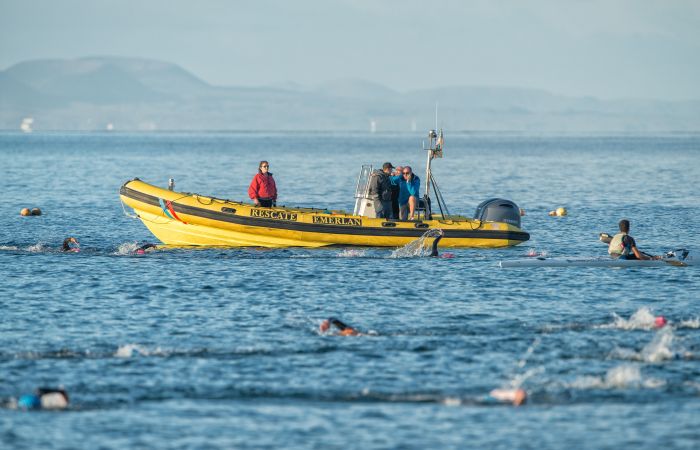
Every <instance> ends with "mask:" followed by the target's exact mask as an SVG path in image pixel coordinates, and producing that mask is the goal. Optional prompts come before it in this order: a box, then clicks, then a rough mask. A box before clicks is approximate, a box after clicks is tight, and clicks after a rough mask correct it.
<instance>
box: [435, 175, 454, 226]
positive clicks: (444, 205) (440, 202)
mask: <svg viewBox="0 0 700 450" xmlns="http://www.w3.org/2000/svg"><path fill="white" fill-rule="evenodd" d="M430 183H431V184H432V185H433V191H434V192H435V199H436V200H437V203H438V207H439V208H440V214H442V217H445V218H449V217H450V216H451V214H450V211H449V210H448V209H447V203H445V199H444V197H443V196H442V192H441V191H440V188H439V187H438V184H437V181H435V177H434V176H433V174H432V173H431V174H430ZM443 208H444V211H443Z"/></svg>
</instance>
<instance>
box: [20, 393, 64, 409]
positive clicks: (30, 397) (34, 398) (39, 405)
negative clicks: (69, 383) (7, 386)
mask: <svg viewBox="0 0 700 450" xmlns="http://www.w3.org/2000/svg"><path fill="white" fill-rule="evenodd" d="M68 403H69V399H68V394H67V393H66V391H65V390H64V389H54V388H39V389H37V390H36V391H35V392H34V393H33V394H24V395H21V396H20V397H19V399H18V400H17V408H19V409H66V408H67V407H68Z"/></svg>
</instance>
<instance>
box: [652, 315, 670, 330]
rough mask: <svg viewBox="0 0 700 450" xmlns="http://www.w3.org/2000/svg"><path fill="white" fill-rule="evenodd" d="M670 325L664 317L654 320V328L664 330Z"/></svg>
mask: <svg viewBox="0 0 700 450" xmlns="http://www.w3.org/2000/svg"><path fill="white" fill-rule="evenodd" d="M666 324H668V321H667V320H666V318H665V317H664V316H658V317H657V318H655V319H654V326H655V327H656V328H663V327H665V326H666Z"/></svg>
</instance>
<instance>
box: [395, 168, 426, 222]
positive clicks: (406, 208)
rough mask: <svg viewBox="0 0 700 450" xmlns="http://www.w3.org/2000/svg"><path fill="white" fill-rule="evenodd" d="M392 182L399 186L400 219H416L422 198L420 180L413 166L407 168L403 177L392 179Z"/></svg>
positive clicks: (403, 172)
mask: <svg viewBox="0 0 700 450" xmlns="http://www.w3.org/2000/svg"><path fill="white" fill-rule="evenodd" d="M391 182H392V183H395V184H398V185H399V189H400V190H399V218H400V219H401V220H413V219H414V218H415V212H416V207H417V206H418V199H419V198H420V178H418V177H417V176H416V174H414V173H413V170H412V169H411V166H405V167H404V168H403V171H402V172H401V175H397V176H394V177H391Z"/></svg>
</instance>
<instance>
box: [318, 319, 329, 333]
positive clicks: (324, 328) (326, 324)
mask: <svg viewBox="0 0 700 450" xmlns="http://www.w3.org/2000/svg"><path fill="white" fill-rule="evenodd" d="M330 327H331V322H330V320H328V319H326V320H324V321H323V322H321V326H319V327H318V329H319V331H321V333H325V332H326V331H328V329H329V328H330Z"/></svg>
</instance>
